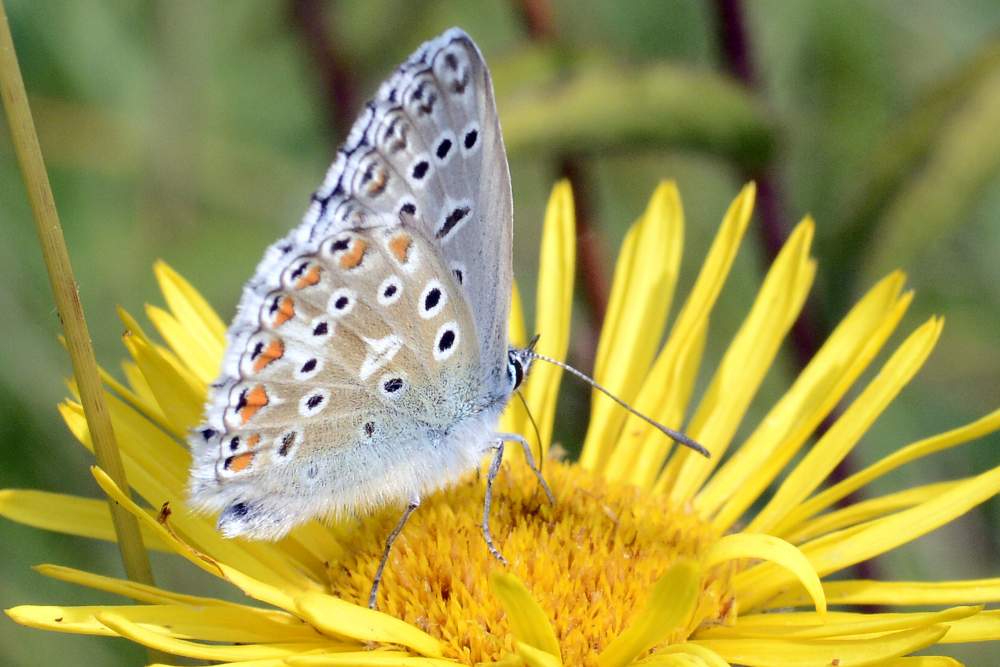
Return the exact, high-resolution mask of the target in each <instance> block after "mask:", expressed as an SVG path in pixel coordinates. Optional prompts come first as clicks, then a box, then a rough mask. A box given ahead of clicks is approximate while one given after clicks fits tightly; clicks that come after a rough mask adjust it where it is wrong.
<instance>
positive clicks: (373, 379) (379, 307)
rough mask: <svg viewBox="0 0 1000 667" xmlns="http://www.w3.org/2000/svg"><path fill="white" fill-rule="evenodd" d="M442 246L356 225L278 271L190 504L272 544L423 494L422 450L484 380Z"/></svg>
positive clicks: (396, 230) (206, 445)
mask: <svg viewBox="0 0 1000 667" xmlns="http://www.w3.org/2000/svg"><path fill="white" fill-rule="evenodd" d="M434 247H435V246H434V245H433V243H431V242H430V241H429V240H427V239H426V238H425V237H424V236H423V235H422V234H421V233H420V232H419V231H414V230H412V229H407V228H404V227H403V226H401V225H396V226H393V227H388V228H376V229H370V230H356V231H347V232H341V233H340V234H337V235H334V236H332V237H331V238H330V239H328V240H327V241H326V242H324V243H323V244H321V245H320V248H319V252H318V253H315V254H310V255H303V256H300V257H297V258H295V259H294V260H293V261H291V262H290V263H289V265H288V266H287V267H286V268H285V270H284V271H283V272H282V276H281V287H280V288H279V289H276V290H274V291H273V292H272V293H271V294H269V295H268V297H267V298H266V299H265V300H264V302H263V305H262V307H261V310H260V313H259V323H260V326H259V328H258V330H257V331H256V332H255V333H254V334H253V335H252V336H250V337H248V339H247V343H246V346H245V348H244V349H243V351H242V354H241V355H240V361H239V369H240V378H239V380H238V381H237V382H235V383H233V384H232V385H231V387H229V390H228V401H227V406H226V407H225V409H224V414H223V418H222V422H223V424H224V426H225V428H224V430H221V431H217V432H210V433H208V437H205V434H202V435H201V442H200V443H198V447H197V451H196V453H197V455H198V461H199V462H200V463H199V465H198V466H196V470H197V471H198V474H197V476H196V479H195V481H194V484H193V486H192V495H193V499H194V500H195V502H196V503H198V504H200V505H201V506H203V507H205V508H206V509H213V510H222V511H223V514H222V517H221V519H220V526H221V528H222V530H223V531H224V532H225V533H226V534H228V535H242V534H246V535H250V536H253V537H263V538H275V537H278V536H280V535H281V534H283V533H284V532H286V531H287V530H288V529H289V528H290V527H291V526H292V525H294V523H297V522H298V521H299V520H301V517H308V516H317V515H318V516H324V515H333V514H338V513H342V512H343V511H344V510H346V509H349V508H353V507H358V506H371V505H376V504H383V503H385V502H387V501H390V500H395V499H398V498H400V497H401V498H406V497H408V496H409V495H411V494H413V493H419V492H422V491H423V490H424V486H425V484H424V482H423V481H422V480H425V479H428V478H429V476H428V475H427V474H426V471H424V472H421V468H422V467H423V466H425V465H426V462H427V460H428V457H427V455H426V453H422V452H417V451H414V448H415V447H416V446H417V445H420V444H422V443H426V442H427V441H428V440H430V439H433V437H434V435H433V434H434V432H435V431H436V430H440V429H442V428H445V427H447V426H448V425H449V424H451V423H455V422H457V421H459V420H461V419H462V418H463V417H464V416H465V414H466V413H467V412H468V409H469V408H468V406H470V405H474V402H475V397H476V395H477V393H478V391H479V387H478V384H479V383H478V380H476V378H478V377H479V376H480V375H481V373H480V371H479V359H478V356H479V355H478V349H477V347H476V344H475V338H474V336H473V335H472V334H473V333H474V325H473V323H472V319H471V315H470V313H469V310H468V306H467V304H466V302H465V301H464V299H462V298H461V297H460V295H461V288H460V286H459V285H458V283H457V281H456V280H455V279H454V276H453V275H452V274H451V273H450V271H449V270H448V268H447V266H446V265H445V264H444V263H443V261H442V260H441V258H440V256H439V254H438V253H436V252H435V251H434ZM197 439H198V437H197V436H196V440H197ZM424 446H426V445H424ZM431 458H432V457H431ZM456 463H457V462H456ZM465 464H466V462H461V465H465Z"/></svg>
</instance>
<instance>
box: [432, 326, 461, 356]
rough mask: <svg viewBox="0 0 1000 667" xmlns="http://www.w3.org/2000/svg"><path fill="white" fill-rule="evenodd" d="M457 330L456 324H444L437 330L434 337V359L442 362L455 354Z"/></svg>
mask: <svg viewBox="0 0 1000 667" xmlns="http://www.w3.org/2000/svg"><path fill="white" fill-rule="evenodd" d="M458 341H459V329H458V322H446V323H445V324H442V325H441V328H439V329H438V331H437V335H436V336H434V359H435V360H436V361H444V360H445V359H447V358H448V357H450V356H451V355H453V354H455V350H457V349H458Z"/></svg>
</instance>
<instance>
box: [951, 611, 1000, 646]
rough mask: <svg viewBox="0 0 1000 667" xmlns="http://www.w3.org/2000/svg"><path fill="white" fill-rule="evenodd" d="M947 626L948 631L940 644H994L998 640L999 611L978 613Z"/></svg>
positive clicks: (999, 637)
mask: <svg viewBox="0 0 1000 667" xmlns="http://www.w3.org/2000/svg"><path fill="white" fill-rule="evenodd" d="M948 626H949V628H950V629H949V630H948V634H946V635H945V636H944V638H943V639H942V640H941V643H942V644H961V643H967V642H994V641H997V640H1000V610H996V609H991V610H990V611H984V612H980V613H979V614H976V615H975V616H970V617H968V618H963V619H960V620H957V621H954V622H953V623H949V624H948Z"/></svg>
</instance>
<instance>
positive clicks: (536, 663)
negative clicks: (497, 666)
mask: <svg viewBox="0 0 1000 667" xmlns="http://www.w3.org/2000/svg"><path fill="white" fill-rule="evenodd" d="M514 646H515V647H516V648H517V653H518V655H520V656H521V658H522V659H523V660H524V664H525V665H527V666H528V667H562V660H560V659H559V658H557V657H556V656H554V655H552V654H551V653H549V652H548V651H543V650H541V649H539V648H535V647H534V646H532V645H531V644H526V643H524V642H519V641H515V642H514Z"/></svg>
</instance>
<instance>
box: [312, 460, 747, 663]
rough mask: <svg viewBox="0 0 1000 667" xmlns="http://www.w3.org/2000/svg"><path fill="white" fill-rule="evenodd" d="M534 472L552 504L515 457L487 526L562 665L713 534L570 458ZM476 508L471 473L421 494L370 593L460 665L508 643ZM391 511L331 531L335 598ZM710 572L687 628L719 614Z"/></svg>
mask: <svg viewBox="0 0 1000 667" xmlns="http://www.w3.org/2000/svg"><path fill="white" fill-rule="evenodd" d="M544 472H545V476H546V479H547V480H548V482H549V484H550V485H551V487H552V490H553V492H554V493H555V495H556V504H555V506H550V505H549V504H548V501H547V500H546V498H545V495H544V493H543V492H542V490H541V489H540V488H539V486H538V483H537V481H536V480H535V479H534V477H533V475H532V473H531V471H530V470H529V469H528V467H527V466H526V465H524V464H523V463H522V462H516V463H512V464H510V465H505V466H504V468H503V470H501V472H500V475H499V476H498V477H497V480H496V483H495V484H494V495H493V508H492V512H491V520H490V526H491V529H492V531H493V535H494V540H495V542H496V544H497V546H498V547H499V548H500V550H501V551H502V552H503V554H504V555H505V556H506V557H507V559H508V560H509V561H510V566H509V570H507V571H509V572H510V573H512V574H514V575H515V576H517V577H518V578H519V579H520V580H521V581H522V582H524V584H525V586H526V587H527V588H528V590H529V591H531V593H532V595H533V596H534V598H535V599H536V600H537V601H538V602H539V604H540V605H541V607H542V609H543V610H545V612H546V614H547V615H548V617H549V619H550V621H551V623H552V624H553V627H554V628H555V632H556V636H557V637H558V639H559V644H560V646H561V647H562V651H563V660H564V662H565V664H571V665H573V664H577V665H583V664H589V661H591V660H592V659H593V655H594V654H595V653H596V652H597V651H599V650H600V649H602V648H603V647H604V646H606V645H607V644H608V642H610V641H611V640H612V639H614V638H615V637H616V636H617V635H618V634H620V633H621V632H622V630H624V629H625V628H626V627H628V625H629V623H630V621H631V620H632V619H633V618H634V617H635V615H636V614H637V613H638V612H639V611H640V610H641V609H642V607H643V605H644V604H645V602H646V600H647V598H648V597H649V592H650V589H651V586H652V584H653V583H654V582H655V581H656V580H657V579H658V578H659V577H660V576H662V575H663V574H664V572H665V571H666V570H667V568H668V567H669V566H670V565H671V563H673V562H674V561H675V560H676V559H677V558H679V557H683V556H687V557H697V556H698V554H702V553H704V552H705V551H706V550H707V549H708V547H709V546H711V544H712V543H713V542H714V541H715V540H716V539H717V535H716V534H715V532H714V531H713V530H712V528H711V527H710V526H709V525H708V524H707V523H706V522H704V521H703V520H701V519H699V518H698V517H697V516H695V514H694V513H693V512H690V511H687V510H683V509H676V508H671V507H669V506H668V505H667V503H666V501H665V500H664V499H663V498H662V497H659V496H653V495H651V494H649V493H646V492H644V491H642V490H640V489H638V488H636V487H634V486H631V485H625V484H617V483H609V482H606V481H605V480H603V479H602V478H601V477H599V476H598V475H594V474H592V473H589V472H587V471H585V470H584V469H582V468H581V467H580V466H578V465H575V464H567V463H561V462H557V461H554V460H549V461H546V465H545V470H544ZM482 511H483V484H482V482H481V481H477V480H476V478H475V476H471V477H470V479H469V480H467V481H466V482H463V483H461V484H458V485H456V486H455V487H453V488H451V489H448V490H446V491H444V492H442V493H438V494H435V495H433V496H432V497H430V498H427V499H425V500H424V502H423V504H422V505H421V506H420V507H419V508H418V509H417V511H416V512H414V514H413V516H412V517H411V518H410V520H409V522H408V523H407V524H406V527H405V529H404V530H403V533H402V534H401V536H400V537H399V539H398V540H397V541H396V543H395V545H394V546H393V549H392V553H391V555H390V557H389V563H388V565H387V566H386V573H385V576H384V579H383V581H382V585H381V589H380V590H379V596H378V599H379V609H380V610H381V611H384V612H386V613H389V614H392V615H393V616H396V617H398V618H402V619H404V620H406V621H408V622H409V623H412V624H414V625H416V626H417V627H420V628H421V629H423V630H425V631H427V632H428V633H430V634H432V635H434V636H436V637H438V638H439V639H441V641H442V642H443V643H444V644H445V646H446V655H447V656H448V657H450V658H455V659H458V660H460V661H462V662H465V663H475V662H478V661H490V660H498V659H500V658H501V657H502V656H503V655H505V654H509V653H510V652H512V651H513V638H512V636H511V635H510V631H509V626H508V623H507V619H506V618H505V615H504V612H503V609H502V607H501V606H500V603H499V601H498V599H497V598H496V596H495V595H494V594H493V592H492V591H491V589H490V586H489V574H490V573H491V572H493V571H497V570H500V571H504V570H505V568H504V566H503V565H501V564H500V563H499V562H497V561H496V560H495V559H494V558H493V556H491V555H490V553H489V551H488V550H487V548H486V545H485V543H484V542H483V537H482V533H481V532H480V528H479V526H480V522H481V520H482ZM401 513H402V508H394V509H392V510H386V511H383V512H380V513H379V514H378V515H377V516H376V517H371V518H367V519H364V520H361V521H359V522H357V524H354V525H352V526H351V528H348V529H346V530H345V531H344V532H343V533H341V538H340V541H341V543H342V544H343V545H345V549H346V551H347V553H345V554H344V556H343V558H342V559H339V561H338V563H337V565H336V566H335V567H334V568H332V569H331V572H330V577H331V582H330V584H331V588H332V591H331V592H332V593H333V594H334V595H337V596H340V597H342V598H344V599H346V600H351V601H354V602H356V603H358V604H366V603H367V599H368V593H369V589H370V587H371V583H372V577H373V575H374V572H375V568H376V567H377V566H378V562H379V559H380V557H381V554H382V549H383V547H384V541H385V537H386V535H388V533H389V531H390V530H391V529H392V527H393V526H394V525H395V523H396V522H397V521H398V520H399V517H400V515H401ZM715 569H716V570H720V571H721V568H715ZM719 576H722V577H723V578H721V579H720V578H717V577H716V578H713V577H711V576H710V577H709V578H708V579H707V580H706V583H705V584H704V585H703V592H702V600H701V601H700V602H699V605H698V610H697V612H696V620H695V621H694V624H695V625H697V624H698V623H699V622H700V621H703V620H711V619H717V618H721V617H723V616H725V615H726V614H727V613H728V612H729V607H730V606H731V600H732V596H731V595H730V594H728V576H726V575H725V574H721V575H719ZM677 639H678V640H679V639H681V638H677Z"/></svg>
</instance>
